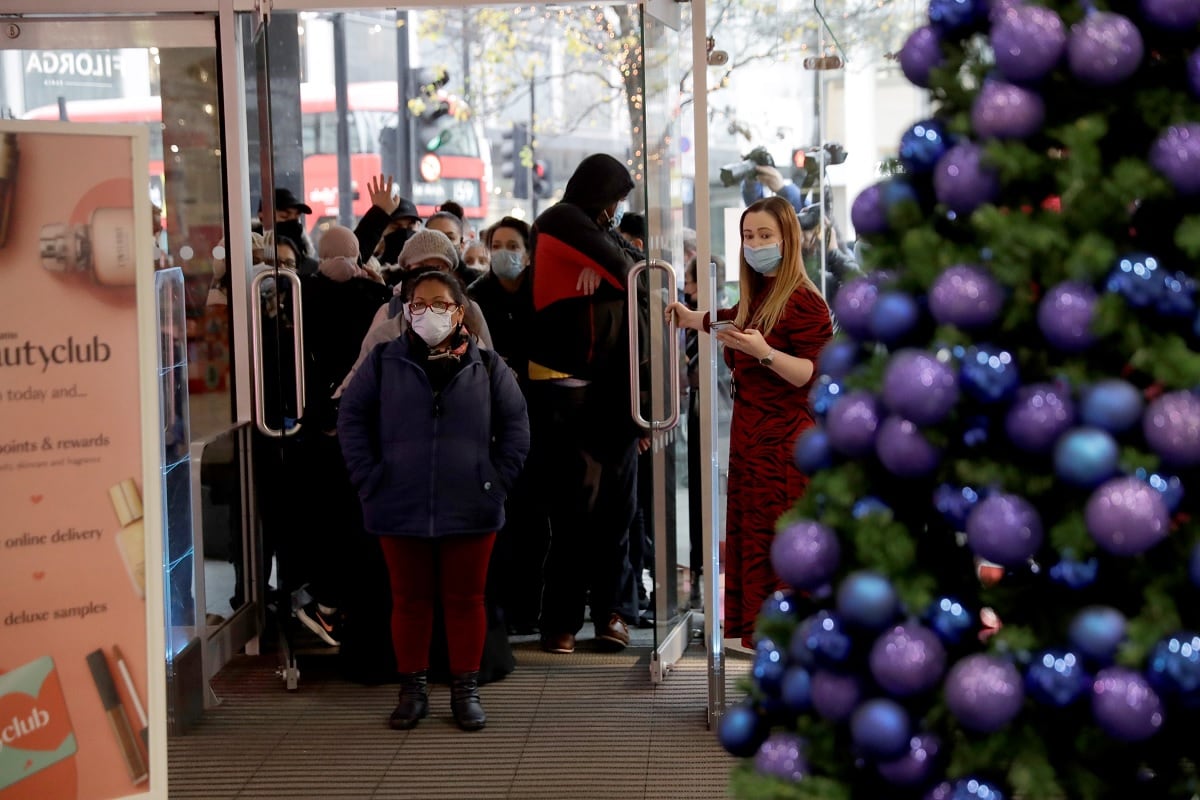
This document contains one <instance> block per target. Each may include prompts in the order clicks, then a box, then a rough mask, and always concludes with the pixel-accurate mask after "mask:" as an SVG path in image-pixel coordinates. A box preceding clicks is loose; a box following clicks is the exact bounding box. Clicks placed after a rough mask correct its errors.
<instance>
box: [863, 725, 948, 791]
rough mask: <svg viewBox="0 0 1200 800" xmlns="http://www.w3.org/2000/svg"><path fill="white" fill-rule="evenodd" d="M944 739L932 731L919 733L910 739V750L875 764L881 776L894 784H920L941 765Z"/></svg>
mask: <svg viewBox="0 0 1200 800" xmlns="http://www.w3.org/2000/svg"><path fill="white" fill-rule="evenodd" d="M941 749H942V740H941V739H939V738H938V737H937V736H935V735H934V734H932V733H919V734H916V735H914V736H913V737H912V738H911V739H909V740H908V751H907V752H906V753H904V754H903V755H901V756H900V757H899V758H897V759H895V760H893V761H885V762H881V763H879V764H876V765H875V769H876V770H878V771H879V775H880V777H882V778H883V779H884V780H885V781H887V782H888V783H890V784H891V785H892V786H918V785H920V784H922V783H925V782H926V781H928V780H929V778H930V776H931V775H932V774H933V771H934V770H935V769H937V768H939V767H940V766H941V759H940V758H939V755H940V754H941Z"/></svg>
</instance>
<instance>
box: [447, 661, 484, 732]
mask: <svg viewBox="0 0 1200 800" xmlns="http://www.w3.org/2000/svg"><path fill="white" fill-rule="evenodd" d="M450 710H451V711H453V712H454V721H455V722H457V723H458V727H460V728H462V729H463V730H464V731H478V730H482V729H483V726H484V725H485V724H487V714H484V713H483V706H482V705H480V703H479V673H478V672H465V673H463V674H462V675H455V676H454V677H453V679H452V680H451V683H450Z"/></svg>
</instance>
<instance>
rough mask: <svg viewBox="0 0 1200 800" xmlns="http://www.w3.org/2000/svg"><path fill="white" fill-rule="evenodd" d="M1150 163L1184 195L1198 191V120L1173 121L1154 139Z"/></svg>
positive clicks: (1199, 135)
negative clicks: (1180, 122)
mask: <svg viewBox="0 0 1200 800" xmlns="http://www.w3.org/2000/svg"><path fill="white" fill-rule="evenodd" d="M1150 166H1152V167H1154V168H1155V169H1156V170H1158V171H1159V172H1160V173H1162V175H1163V177H1164V178H1166V179H1167V180H1168V181H1170V182H1171V185H1172V186H1174V187H1175V191H1177V192H1179V193H1180V194H1183V195H1193V194H1200V122H1186V123H1183V124H1180V125H1172V126H1171V127H1169V128H1167V129H1166V130H1165V131H1163V132H1162V134H1161V135H1160V136H1159V137H1158V138H1157V139H1155V140H1154V144H1153V145H1152V146H1151V148H1150Z"/></svg>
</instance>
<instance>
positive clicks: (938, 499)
mask: <svg viewBox="0 0 1200 800" xmlns="http://www.w3.org/2000/svg"><path fill="white" fill-rule="evenodd" d="M978 502H979V493H978V492H976V491H975V490H974V489H972V488H971V487H970V486H951V485H950V484H948V483H943V484H942V485H941V486H938V487H937V489H935V490H934V491H933V505H934V507H935V508H937V510H938V511H939V512H940V513H941V515H942V517H943V518H944V519H945V520H946V522H948V523H950V525H951V527H953V528H954V530H956V531H964V530H966V529H967V517H968V516H970V514H971V509H973V508H974V507H975V504H976V503H978Z"/></svg>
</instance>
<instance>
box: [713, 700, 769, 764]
mask: <svg viewBox="0 0 1200 800" xmlns="http://www.w3.org/2000/svg"><path fill="white" fill-rule="evenodd" d="M767 730H768V728H767V725H766V723H765V721H764V720H763V718H762V716H761V715H760V714H759V713H758V712H757V711H755V710H754V708H753V707H752V706H750V705H745V704H743V705H736V706H734V707H733V708H730V709H729V710H727V711H726V712H725V715H724V716H722V717H721V721H720V722H719V723H718V724H717V740H718V741H720V743H721V746H722V747H724V748H725V751H726V752H727V753H729V754H730V755H731V756H737V757H738V758H748V757H749V756H752V755H754V754H755V753H757V752H758V746H759V745H760V744H762V742H763V740H764V739H766V738H767Z"/></svg>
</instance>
